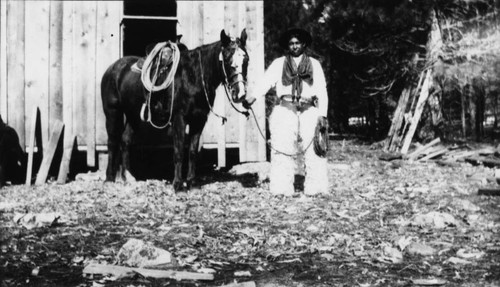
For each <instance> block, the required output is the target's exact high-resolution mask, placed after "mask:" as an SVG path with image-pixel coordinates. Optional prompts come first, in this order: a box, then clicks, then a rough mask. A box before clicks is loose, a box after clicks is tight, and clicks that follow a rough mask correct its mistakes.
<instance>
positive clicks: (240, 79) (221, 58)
mask: <svg viewBox="0 0 500 287" xmlns="http://www.w3.org/2000/svg"><path fill="white" fill-rule="evenodd" d="M219 62H221V66H222V72H223V73H224V86H225V88H226V93H227V88H229V90H232V89H233V86H234V85H237V84H239V83H243V85H245V87H246V86H247V81H246V80H245V77H243V72H233V73H231V74H230V75H228V74H227V72H226V65H225V62H224V55H223V53H222V51H221V52H220V53H219ZM235 77H236V81H234V82H230V81H229V80H231V79H233V78H235Z"/></svg>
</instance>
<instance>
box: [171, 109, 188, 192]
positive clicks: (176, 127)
mask: <svg viewBox="0 0 500 287" xmlns="http://www.w3.org/2000/svg"><path fill="white" fill-rule="evenodd" d="M172 128H173V140H174V181H173V183H172V185H173V186H174V191H175V192H180V191H182V190H183V180H182V162H183V160H184V140H185V134H184V131H185V129H186V123H185V121H184V119H183V118H182V116H178V117H176V118H175V119H174V123H173V125H172Z"/></svg>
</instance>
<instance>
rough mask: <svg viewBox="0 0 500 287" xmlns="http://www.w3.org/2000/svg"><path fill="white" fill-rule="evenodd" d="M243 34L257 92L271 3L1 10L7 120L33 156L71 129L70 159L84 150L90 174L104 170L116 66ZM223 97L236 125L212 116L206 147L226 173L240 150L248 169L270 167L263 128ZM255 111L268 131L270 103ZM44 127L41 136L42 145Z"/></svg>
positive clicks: (29, 5) (0, 61) (48, 4)
mask: <svg viewBox="0 0 500 287" xmlns="http://www.w3.org/2000/svg"><path fill="white" fill-rule="evenodd" d="M243 28H246V30H247V33H248V43H247V46H248V53H249V55H250V65H249V79H248V80H249V85H248V87H249V90H250V91H249V92H251V89H252V87H253V83H254V82H255V75H259V74H261V73H262V72H263V70H264V45H263V41H264V33H263V2H262V1H175V0H164V1H138V0H125V1H17V0H7V1H0V114H1V115H2V117H3V118H4V120H5V121H6V122H7V123H8V124H9V125H10V126H12V127H13V128H14V129H15V130H16V131H17V132H18V134H19V137H20V141H21V146H22V147H24V148H25V151H27V152H28V151H30V150H31V147H33V150H34V151H36V150H38V149H41V150H42V151H43V152H44V153H45V151H46V149H47V147H48V145H49V139H50V137H51V135H52V134H53V133H54V129H55V128H56V127H57V126H58V124H59V126H60V123H62V124H63V125H64V133H63V135H64V140H63V142H64V147H65V158H67V157H68V154H70V152H69V153H68V150H69V151H71V147H73V146H75V142H76V147H77V149H78V150H80V151H84V152H86V158H87V160H86V163H87V165H88V167H96V166H97V165H100V163H101V162H106V161H104V160H100V159H102V158H105V156H106V152H107V147H106V145H107V134H106V130H105V117H104V113H103V111H102V104H101V98H100V97H101V96H100V81H101V76H102V74H103V73H104V71H105V69H106V68H107V67H108V66H109V65H110V64H111V63H112V62H114V61H115V60H117V59H118V58H119V57H121V56H124V55H139V56H144V55H145V47H146V46H147V45H148V44H151V43H154V42H160V41H166V40H171V39H175V38H176V36H177V35H178V34H180V35H182V38H181V42H183V43H184V44H185V45H186V46H187V47H188V48H195V47H197V46H199V45H202V44H208V43H212V42H215V41H217V40H218V39H219V35H220V31H221V29H225V31H226V32H228V33H229V34H230V35H233V36H239V34H240V32H241V30H242V29H243ZM222 92H223V89H222V88H221V87H220V88H219V92H218V95H217V97H216V100H215V104H214V110H215V111H216V112H217V113H219V114H225V115H226V116H227V118H228V121H227V123H226V124H223V123H222V122H221V121H220V120H219V119H217V118H216V117H214V116H213V115H210V117H209V120H208V122H207V125H206V127H205V130H204V132H203V136H202V141H203V148H207V149H217V154H218V162H217V165H218V166H225V164H226V149H228V148H237V149H238V150H239V161H240V162H246V161H265V160H266V143H265V140H264V139H263V138H262V137H261V135H260V133H259V130H258V128H257V125H256V124H255V121H254V120H253V118H248V119H247V118H245V117H244V116H242V115H240V114H237V113H236V112H234V111H233V110H232V109H231V106H230V104H229V103H228V100H227V99H226V97H225V96H224V95H223V94H222ZM254 110H255V111H256V115H257V121H258V122H259V126H260V127H265V111H264V110H265V107H264V103H259V104H258V105H257V106H256V107H255V108H254ZM37 115H38V116H37ZM37 118H38V120H37ZM37 122H38V124H39V126H40V127H41V129H40V130H41V133H40V136H38V137H36V138H35V136H34V135H35V133H34V126H35V125H36V124H37ZM35 142H37V143H38V144H36V143H35ZM34 143H35V144H34ZM63 161H64V159H63Z"/></svg>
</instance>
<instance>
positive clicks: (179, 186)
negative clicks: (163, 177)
mask: <svg viewBox="0 0 500 287" xmlns="http://www.w3.org/2000/svg"><path fill="white" fill-rule="evenodd" d="M172 186H173V187H174V192H175V193H178V192H182V191H184V184H183V183H182V182H174V183H173V184H172Z"/></svg>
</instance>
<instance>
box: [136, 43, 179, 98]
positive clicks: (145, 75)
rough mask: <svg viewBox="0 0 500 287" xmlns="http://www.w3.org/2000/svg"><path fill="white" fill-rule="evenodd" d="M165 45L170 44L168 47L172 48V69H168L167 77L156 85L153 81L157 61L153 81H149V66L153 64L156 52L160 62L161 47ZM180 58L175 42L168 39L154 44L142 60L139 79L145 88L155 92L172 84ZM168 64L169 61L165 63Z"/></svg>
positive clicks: (154, 80)
mask: <svg viewBox="0 0 500 287" xmlns="http://www.w3.org/2000/svg"><path fill="white" fill-rule="evenodd" d="M167 46H170V48H172V63H173V64H172V69H171V70H170V72H169V73H168V75H167V77H166V78H165V81H164V82H163V83H162V84H161V85H159V86H156V85H155V82H156V75H157V74H158V66H159V63H158V65H157V69H156V73H155V76H154V77H153V81H151V67H152V65H153V61H154V59H155V57H156V56H157V55H158V54H159V60H158V62H161V59H162V56H163V48H165V47H167ZM180 58H181V57H180V52H179V48H178V47H177V45H176V44H175V43H172V42H170V41H168V42H161V43H158V44H156V46H155V47H154V48H153V50H152V51H151V53H149V55H148V57H147V58H146V60H145V61H144V65H143V68H142V73H141V80H142V84H143V85H144V87H145V88H146V90H148V91H149V92H157V91H161V90H164V89H166V88H167V87H169V86H170V85H171V84H172V82H173V81H174V78H175V72H176V71H177V66H178V65H179V61H180ZM168 64H170V63H167V65H168Z"/></svg>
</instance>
